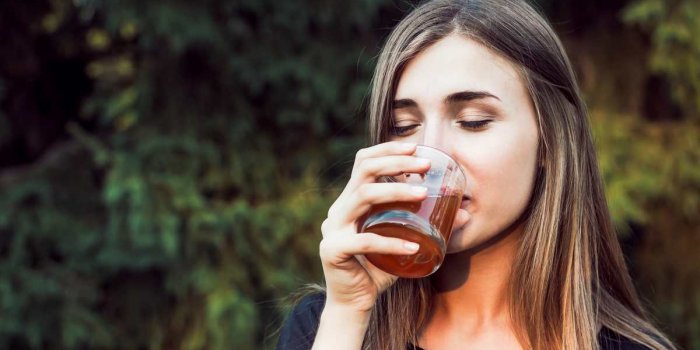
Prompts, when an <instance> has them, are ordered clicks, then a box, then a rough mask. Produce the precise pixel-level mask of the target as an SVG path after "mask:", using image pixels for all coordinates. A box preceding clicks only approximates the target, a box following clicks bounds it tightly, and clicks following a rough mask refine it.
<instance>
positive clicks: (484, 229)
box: [278, 0, 673, 350]
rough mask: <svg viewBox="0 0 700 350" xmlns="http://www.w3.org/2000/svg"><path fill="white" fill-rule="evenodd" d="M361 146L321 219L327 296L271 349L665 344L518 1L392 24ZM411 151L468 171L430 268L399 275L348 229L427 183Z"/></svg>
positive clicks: (417, 15) (573, 95) (584, 137)
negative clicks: (407, 175)
mask: <svg viewBox="0 0 700 350" xmlns="http://www.w3.org/2000/svg"><path fill="white" fill-rule="evenodd" d="M370 134H371V139H372V142H373V144H374V145H373V146H371V147H368V148H365V149H362V150H360V151H359V152H358V153H357V157H356V161H355V164H354V167H353V171H352V175H351V178H350V180H349V181H348V183H347V186H346V187H345V189H344V191H343V192H342V194H341V195H340V196H339V197H338V199H337V200H336V202H335V203H334V204H333V205H332V206H331V208H330V209H329V211H328V218H327V219H326V220H325V221H324V222H323V224H322V227H321V231H322V233H323V239H322V241H321V244H320V256H321V261H322V264H323V271H324V275H325V291H323V292H321V293H317V294H312V295H310V296H307V297H306V298H305V299H304V300H302V302H301V303H300V304H299V305H297V307H296V308H295V310H294V311H293V312H292V314H291V315H290V317H289V318H288V319H287V321H286V323H285V325H284V326H283V329H282V332H281V336H280V340H279V343H278V348H281V349H306V348H311V347H312V346H313V348H314V349H361V348H364V349H407V348H409V349H411V348H416V349H418V348H422V349H427V350H432V349H646V348H649V349H672V348H673V345H672V344H671V343H670V342H669V341H668V340H667V339H666V338H665V337H664V335H663V334H661V333H660V332H659V331H658V330H657V329H656V328H655V327H654V326H653V325H652V324H651V323H650V322H649V321H648V319H647V317H646V316H645V313H644V311H643V310H642V307H641V305H640V302H639V300H638V298H637V296H636V294H635V291H634V289H633V286H632V283H631V281H630V277H629V275H628V272H627V269H626V267H625V263H624V259H623V257H622V254H621V251H620V248H619V245H618V243H617V239H616V236H615V232H614V230H613V228H612V226H611V221H610V216H609V213H608V209H607V205H606V201H605V197H604V193H603V186H602V184H601V181H600V175H599V172H598V167H597V163H596V156H595V151H594V147H593V143H592V140H591V135H590V128H589V125H588V119H587V114H586V109H585V106H584V103H583V100H582V99H581V96H580V92H579V89H578V87H577V83H576V81H575V78H574V75H573V73H572V69H571V65H570V63H569V61H568V59H567V57H566V54H565V52H564V49H563V48H562V45H561V43H560V41H559V40H558V38H557V36H556V34H555V33H554V31H553V30H552V28H551V27H550V26H549V24H548V23H547V22H546V20H544V19H543V17H542V16H541V15H539V14H538V13H537V12H536V11H535V10H533V9H532V8H531V7H530V6H529V5H527V4H526V3H524V2H520V1H515V0H502V1H496V0H474V1H464V0H463V1H456V0H455V1H432V2H428V3H425V4H424V5H422V6H420V7H418V8H416V9H415V10H414V11H412V12H411V13H410V14H409V15H408V17H406V18H405V19H404V20H403V21H402V22H401V23H399V25H398V26H397V27H396V28H395V29H394V31H393V32H392V34H391V35H390V37H389V39H388V41H387V43H386V45H385V47H384V48H383V51H382V53H381V55H380V57H379V62H378V64H377V68H376V72H375V77H374V81H373V87H372V95H371V100H370ZM416 144H424V145H428V146H432V147H435V148H438V149H441V150H443V151H444V152H446V153H448V154H449V155H450V156H452V157H453V158H454V159H455V160H456V161H457V162H458V163H459V165H460V166H461V167H462V169H463V170H464V172H465V174H466V175H467V193H466V195H465V196H464V198H463V200H462V203H461V208H460V210H459V211H458V215H457V218H456V219H455V222H454V226H453V227H454V229H453V232H452V236H451V238H450V240H449V244H448V247H447V256H446V257H445V260H444V262H443V265H442V267H441V268H440V269H439V270H438V271H437V272H436V273H435V274H433V275H431V276H429V277H426V278H422V279H397V278H396V277H394V276H392V275H389V274H386V273H384V272H382V271H381V270H379V269H377V268H376V267H374V266H372V264H371V263H369V262H367V260H365V258H364V257H363V254H366V253H384V254H404V255H406V254H413V253H415V252H416V247H415V245H413V244H410V242H406V241H402V240H400V239H397V238H387V237H383V236H379V235H376V234H373V233H362V234H358V231H357V221H358V219H359V218H360V217H361V216H362V215H363V214H365V213H366V212H367V210H368V209H369V207H370V206H371V205H373V204H378V203H384V202H393V201H420V200H421V199H423V198H424V197H425V192H424V191H421V190H420V189H415V188H412V187H410V186H408V185H407V184H401V183H378V182H376V179H377V177H380V176H383V175H394V174H399V173H402V172H420V171H426V170H427V169H428V168H429V167H430V165H429V164H427V163H426V162H425V160H423V159H419V158H418V157H415V156H412V155H413V153H414V151H415V147H416Z"/></svg>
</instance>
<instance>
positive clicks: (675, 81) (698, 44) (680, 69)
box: [624, 0, 700, 121]
mask: <svg viewBox="0 0 700 350" xmlns="http://www.w3.org/2000/svg"><path fill="white" fill-rule="evenodd" d="M698 13H700V2H698V1H694V0H639V1H636V2H634V3H632V4H630V5H629V6H628V7H627V8H626V9H625V11H624V20H625V21H626V22H628V23H631V24H636V25H639V26H641V27H642V28H644V29H645V30H646V31H648V32H650V34H651V35H650V36H651V44H652V50H651V54H650V61H649V63H650V66H651V69H652V71H654V72H657V73H661V74H663V75H665V76H666V77H668V79H669V82H670V83H671V85H672V86H673V91H672V93H673V97H674V98H675V99H676V101H677V102H678V103H679V104H680V105H681V106H683V107H684V108H685V111H686V114H687V116H688V117H689V118H693V119H695V120H696V121H698V120H700V65H699V64H698V58H699V57H700V18H698Z"/></svg>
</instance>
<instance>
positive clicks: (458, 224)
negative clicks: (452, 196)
mask: <svg viewBox="0 0 700 350" xmlns="http://www.w3.org/2000/svg"><path fill="white" fill-rule="evenodd" d="M470 203H471V197H469V196H468V195H464V196H462V203H460V206H459V209H457V215H456V216H455V221H454V223H453V224H452V230H453V231H454V230H457V229H461V228H462V226H464V225H466V224H467V222H468V221H469V219H471V215H470V214H469V212H468V211H467V207H468V206H469V204H470Z"/></svg>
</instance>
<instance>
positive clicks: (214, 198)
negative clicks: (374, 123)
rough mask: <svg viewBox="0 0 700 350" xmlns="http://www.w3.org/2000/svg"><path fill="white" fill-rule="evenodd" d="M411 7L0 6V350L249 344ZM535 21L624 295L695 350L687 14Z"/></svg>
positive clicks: (633, 4)
mask: <svg viewBox="0 0 700 350" xmlns="http://www.w3.org/2000/svg"><path fill="white" fill-rule="evenodd" d="M414 5H415V3H414V2H409V1H406V0H362V1H336V2H332V1H323V0H294V1H273V0H237V1H228V0H201V1H185V0H181V1H175V0H172V1H141V0H121V1H116V0H23V1H19V0H15V1H12V0H5V1H2V2H0V348H3V349H93V348H97V349H270V348H272V347H273V346H274V344H275V341H276V331H277V330H278V328H279V325H280V322H281V321H282V320H283V319H284V316H285V314H286V311H287V310H288V309H287V308H286V306H285V298H286V297H287V296H288V295H289V294H290V293H291V292H293V291H295V290H298V289H299V288H300V287H301V286H302V285H303V284H304V283H309V282H320V281H322V274H321V268H320V263H319V259H318V258H317V249H318V241H319V239H320V222H321V221H322V219H323V218H324V217H325V214H326V211H327V209H328V207H329V205H330V203H332V201H333V200H334V199H335V197H336V196H337V194H338V193H339V191H340V190H341V189H342V187H343V186H344V184H345V181H346V180H347V178H348V171H349V170H350V167H351V165H352V161H353V158H354V154H355V152H356V150H357V149H359V148H360V147H362V146H363V145H365V142H366V139H365V136H364V131H365V107H364V106H365V104H366V103H367V91H368V83H369V80H370V77H371V74H372V70H373V67H374V65H375V63H376V58H377V53H378V50H379V48H380V46H381V44H382V42H383V40H384V39H385V38H386V36H387V35H388V33H389V31H390V30H391V28H392V27H393V26H394V25H395V24H396V23H397V22H398V21H399V20H400V19H401V18H402V17H403V15H404V14H405V13H406V12H407V11H409V10H410V9H411V8H412V7H413V6H414ZM537 6H538V7H539V8H541V9H542V11H544V12H545V13H546V14H547V16H548V17H549V18H550V20H551V21H552V23H553V25H554V27H555V29H556V30H557V32H558V33H559V34H560V35H561V37H562V39H563V41H564V43H565V45H566V47H567V50H568V52H569V54H570V57H571V59H572V61H573V62H574V64H575V66H576V71H577V73H578V76H579V78H580V81H581V86H582V88H583V90H584V92H585V97H586V100H587V103H588V105H589V107H590V111H591V119H592V123H593V126H594V133H595V138H596V144H597V147H598V149H599V161H600V166H601V169H602V172H603V175H604V179H605V183H606V191H607V195H608V199H609V202H610V208H611V210H612V214H613V216H614V220H615V224H616V225H617V228H618V230H619V237H620V240H621V242H622V244H623V246H624V249H625V254H626V257H627V260H628V262H629V265H630V268H631V272H632V275H633V277H634V281H635V283H636V284H637V287H638V289H639V291H640V293H641V295H642V296H643V298H644V300H645V304H646V305H647V307H648V309H649V311H650V313H651V314H652V315H653V317H654V318H655V319H656V320H657V322H658V324H659V325H661V328H662V329H663V330H664V331H666V332H667V333H668V334H669V335H670V336H671V338H672V339H674V340H675V341H676V342H677V343H678V344H679V345H680V346H682V347H683V348H686V349H700V258H699V257H698V256H699V255H700V136H699V135H700V132H699V131H700V19H699V18H700V3H699V2H697V1H696V0H611V1H608V0H594V1H576V0H538V1H537Z"/></svg>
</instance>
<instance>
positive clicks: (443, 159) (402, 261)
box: [360, 145, 466, 278]
mask: <svg viewBox="0 0 700 350" xmlns="http://www.w3.org/2000/svg"><path fill="white" fill-rule="evenodd" d="M415 156H416V157H420V158H427V159H430V161H431V163H430V164H431V166H430V169H429V170H428V171H427V172H425V173H423V174H414V173H410V174H409V173H406V174H402V175H399V176H392V177H384V178H383V179H382V181H387V182H406V183H409V184H412V185H420V186H423V187H426V188H427V189H428V196H427V197H426V198H425V199H424V200H423V201H421V202H392V203H384V204H378V205H374V206H372V208H370V210H369V212H368V213H367V215H366V216H365V217H366V219H365V220H364V221H363V222H362V224H361V225H360V230H361V231H360V232H372V233H376V234H379V235H383V236H387V237H397V238H401V239H404V240H408V241H412V242H416V243H418V244H419V245H420V249H419V250H418V252H417V253H415V254H413V255H390V254H366V255H365V257H366V258H367V260H369V261H370V262H371V263H372V264H373V265H375V266H377V267H378V268H380V269H382V270H383V271H385V272H388V273H390V274H392V275H395V276H399V277H405V278H419V277H425V276H428V275H430V274H432V273H434V272H435V271H437V269H438V268H439V267H440V265H441V264H442V261H443V260H444V258H445V250H446V248H447V242H448V241H449V239H450V234H451V233H452V225H453V223H454V219H455V216H456V215H457V210H458V209H459V207H460V204H461V203H462V194H463V193H464V190H465V188H466V176H465V175H464V172H463V171H462V168H460V166H459V164H457V162H456V161H455V160H454V159H452V158H450V156H448V155H447V154H445V153H444V152H442V151H440V150H438V149H435V148H432V147H428V146H423V145H418V147H416V152H415Z"/></svg>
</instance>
